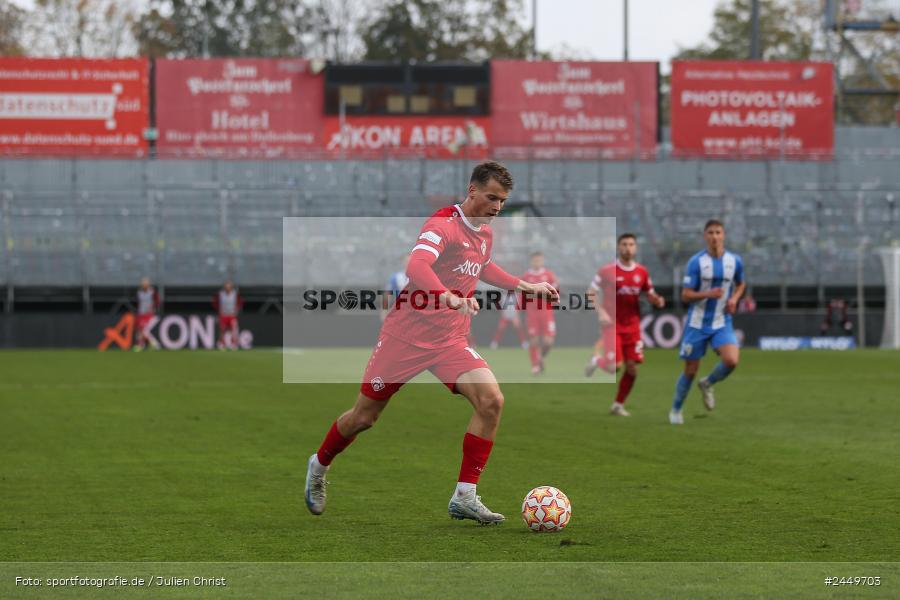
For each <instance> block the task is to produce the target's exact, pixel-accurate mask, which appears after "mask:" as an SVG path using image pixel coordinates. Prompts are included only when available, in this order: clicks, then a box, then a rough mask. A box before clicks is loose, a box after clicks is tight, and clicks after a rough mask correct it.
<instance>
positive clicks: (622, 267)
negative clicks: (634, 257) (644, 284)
mask: <svg viewBox="0 0 900 600" xmlns="http://www.w3.org/2000/svg"><path fill="white" fill-rule="evenodd" d="M616 266H617V267H619V268H620V269H622V270H623V271H634V270H635V269H637V263H636V262H633V261H632V263H631V266H630V267H626V266H625V265H623V264H622V261H620V260H619V259H618V258H617V259H616Z"/></svg>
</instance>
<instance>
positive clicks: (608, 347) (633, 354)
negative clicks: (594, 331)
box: [603, 327, 644, 364]
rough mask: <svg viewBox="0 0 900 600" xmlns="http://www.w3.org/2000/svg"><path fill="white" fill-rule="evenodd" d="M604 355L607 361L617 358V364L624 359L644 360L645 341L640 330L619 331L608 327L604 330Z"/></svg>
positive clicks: (638, 361)
mask: <svg viewBox="0 0 900 600" xmlns="http://www.w3.org/2000/svg"><path fill="white" fill-rule="evenodd" d="M603 355H604V357H605V358H606V360H607V361H611V360H613V358H615V360H616V364H618V363H620V362H622V361H623V360H631V361H634V362H636V363H642V362H644V342H643V340H642V339H641V332H640V331H619V330H618V329H616V328H615V327H607V328H606V329H605V330H604V331H603Z"/></svg>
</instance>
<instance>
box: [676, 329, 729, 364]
mask: <svg viewBox="0 0 900 600" xmlns="http://www.w3.org/2000/svg"><path fill="white" fill-rule="evenodd" d="M707 344H712V347H713V350H718V349H719V348H720V347H722V346H725V345H727V344H734V345H735V346H737V345H738V341H737V336H736V335H734V328H732V327H731V325H726V326H725V327H720V328H719V329H716V330H715V331H710V332H708V333H707V332H705V331H703V330H702V329H697V328H695V327H685V328H684V335H683V336H682V337H681V350H680V351H679V352H678V358H680V359H682V360H700V359H701V358H703V355H704V354H706V346H707Z"/></svg>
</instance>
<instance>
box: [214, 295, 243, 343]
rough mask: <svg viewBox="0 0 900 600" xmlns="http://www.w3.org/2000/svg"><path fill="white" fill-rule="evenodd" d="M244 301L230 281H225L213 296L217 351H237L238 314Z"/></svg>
mask: <svg viewBox="0 0 900 600" xmlns="http://www.w3.org/2000/svg"><path fill="white" fill-rule="evenodd" d="M243 305H244V300H243V298H241V296H240V294H238V292H237V290H236V289H234V284H233V283H232V282H231V280H230V279H229V280H227V281H225V285H223V286H222V289H220V290H219V291H218V292H217V293H216V295H215V296H213V307H214V308H215V309H216V312H217V313H219V342H218V344H217V347H218V348H219V350H225V349H230V350H237V349H238V335H239V334H238V320H237V316H238V313H239V312H241V307H242V306H243Z"/></svg>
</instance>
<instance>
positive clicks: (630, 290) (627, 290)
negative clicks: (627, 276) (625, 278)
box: [616, 285, 641, 296]
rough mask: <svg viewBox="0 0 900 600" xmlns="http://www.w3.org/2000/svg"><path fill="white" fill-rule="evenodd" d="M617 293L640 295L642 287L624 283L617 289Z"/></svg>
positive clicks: (621, 294)
mask: <svg viewBox="0 0 900 600" xmlns="http://www.w3.org/2000/svg"><path fill="white" fill-rule="evenodd" d="M616 294H618V295H620V296H640V295H641V288H639V287H634V286H633V285H623V286H622V287H620V288H618V289H616Z"/></svg>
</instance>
